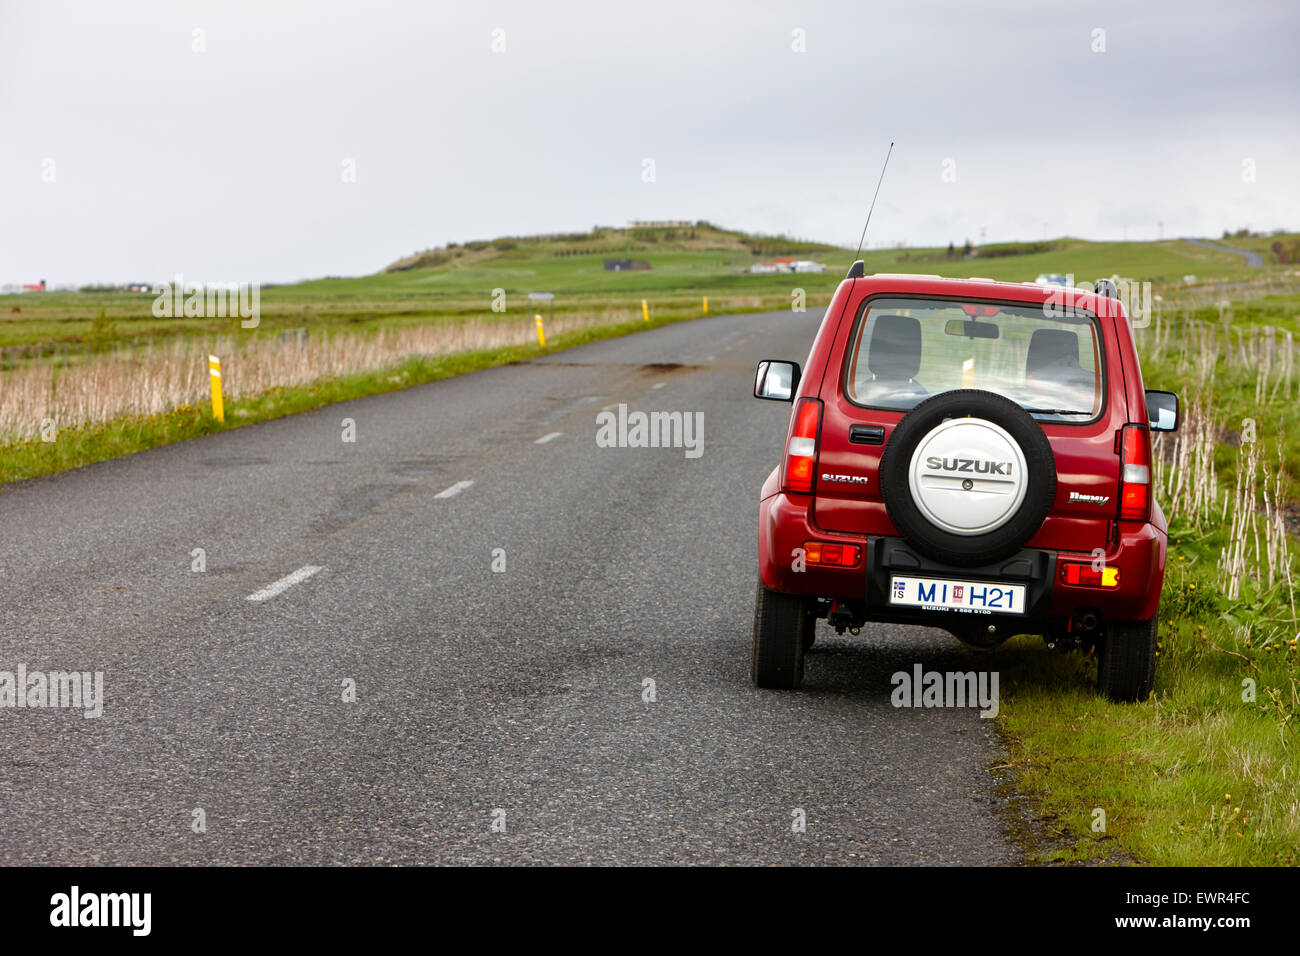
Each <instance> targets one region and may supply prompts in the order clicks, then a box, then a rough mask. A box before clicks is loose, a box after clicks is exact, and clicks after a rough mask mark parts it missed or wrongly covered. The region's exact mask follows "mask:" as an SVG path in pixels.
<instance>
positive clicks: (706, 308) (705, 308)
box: [704, 295, 709, 315]
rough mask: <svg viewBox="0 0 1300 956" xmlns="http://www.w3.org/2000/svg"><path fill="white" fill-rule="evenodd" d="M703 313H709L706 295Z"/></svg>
mask: <svg viewBox="0 0 1300 956" xmlns="http://www.w3.org/2000/svg"><path fill="white" fill-rule="evenodd" d="M704 314H705V315H708V314H709V297H708V296H707V295H706V296H705V297H704Z"/></svg>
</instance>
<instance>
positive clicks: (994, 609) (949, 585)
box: [889, 575, 1025, 614]
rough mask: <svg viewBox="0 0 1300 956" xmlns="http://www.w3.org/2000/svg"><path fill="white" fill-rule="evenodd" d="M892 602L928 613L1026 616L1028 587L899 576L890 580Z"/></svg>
mask: <svg viewBox="0 0 1300 956" xmlns="http://www.w3.org/2000/svg"><path fill="white" fill-rule="evenodd" d="M889 603H890V604H905V605H908V606H910V607H919V608H921V609H923V610H926V611H963V612H965V613H967V614H1024V613H1025V586H1024V585H1023V584H990V583H989V582H988V581H952V580H948V579H943V578H912V577H904V576H902V575H895V576H894V577H893V578H892V579H891V580H890V586H889Z"/></svg>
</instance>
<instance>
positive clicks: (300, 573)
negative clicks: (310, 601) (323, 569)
mask: <svg viewBox="0 0 1300 956" xmlns="http://www.w3.org/2000/svg"><path fill="white" fill-rule="evenodd" d="M319 570H320V568H318V567H317V566H316V565H314V564H306V565H303V566H302V567H301V568H299V569H298V570H297V571H295V572H293V574H288V575H285V576H284V577H282V578H281V579H280V580H278V581H276V582H275V583H274V584H268V585H267V586H266V587H264V588H262V590H260V591H255V592H253V593H252V594H250V595H249V596H248V600H250V601H257V602H259V603H260V602H262V601H269V600H271V598H273V597H275V596H276V595H277V594H281V593H283V592H285V591H287V590H289V588H291V587H293V586H294V585H295V584H301V583H302V582H303V581H306V580H307V579H308V578H309V577H311V576H312V575H313V574H315V573H316V572H317V571H319Z"/></svg>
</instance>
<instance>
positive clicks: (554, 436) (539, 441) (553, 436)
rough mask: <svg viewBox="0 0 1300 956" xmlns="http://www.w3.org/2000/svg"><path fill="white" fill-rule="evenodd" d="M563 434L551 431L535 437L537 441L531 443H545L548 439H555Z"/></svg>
mask: <svg viewBox="0 0 1300 956" xmlns="http://www.w3.org/2000/svg"><path fill="white" fill-rule="evenodd" d="M563 434H564V432H551V433H550V434H549V435H543V436H542V437H541V438H539V439H537V441H535V442H533V444H534V445H545V444H546V443H547V442H548V441H555V439H557V438H559V437H560V436H561V435H563Z"/></svg>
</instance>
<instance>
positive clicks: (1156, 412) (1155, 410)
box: [1147, 390, 1178, 432]
mask: <svg viewBox="0 0 1300 956" xmlns="http://www.w3.org/2000/svg"><path fill="white" fill-rule="evenodd" d="M1147 422H1148V424H1149V425H1150V426H1151V430H1152V431H1153V432H1172V431H1177V430H1178V396H1177V395H1175V394H1174V393H1173V392H1157V391H1152V390H1148V391H1147Z"/></svg>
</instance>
